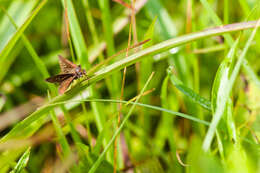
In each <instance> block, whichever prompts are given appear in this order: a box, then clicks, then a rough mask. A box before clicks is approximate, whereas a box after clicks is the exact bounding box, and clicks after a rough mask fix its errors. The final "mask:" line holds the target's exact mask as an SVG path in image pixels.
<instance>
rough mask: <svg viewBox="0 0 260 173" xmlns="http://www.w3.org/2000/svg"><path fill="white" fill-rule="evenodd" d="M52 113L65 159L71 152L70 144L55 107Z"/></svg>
mask: <svg viewBox="0 0 260 173" xmlns="http://www.w3.org/2000/svg"><path fill="white" fill-rule="evenodd" d="M48 96H49V99H50V95H49V93H48ZM50 114H51V119H52V123H53V126H54V128H55V131H56V133H57V136H58V141H59V143H60V145H61V149H62V153H63V159H64V160H65V159H66V158H67V157H68V156H69V155H70V153H71V151H70V146H69V143H68V141H67V139H66V137H65V135H64V133H63V131H62V127H61V125H60V123H59V120H58V117H57V116H56V114H55V112H54V109H51V110H50Z"/></svg>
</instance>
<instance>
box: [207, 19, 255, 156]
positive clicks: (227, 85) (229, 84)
mask: <svg viewBox="0 0 260 173" xmlns="http://www.w3.org/2000/svg"><path fill="white" fill-rule="evenodd" d="M259 24H260V20H259V21H258V22H257V25H256V27H255V29H254V30H253V32H252V34H251V35H250V37H249V39H248V41H247V42H246V45H245V47H244V49H243V51H242V53H241V55H240V56H239V58H238V60H237V62H236V65H235V67H234V69H233V71H232V73H231V76H230V77H229V75H230V74H228V73H227V72H225V73H224V74H225V76H226V77H224V78H223V79H221V80H220V84H219V88H220V90H218V93H217V94H218V97H217V98H219V99H221V101H219V102H218V101H217V105H216V111H214V114H213V119H212V121H211V123H210V127H209V129H208V132H207V134H206V136H205V138H204V141H203V146H202V147H203V150H204V151H208V150H209V148H210V144H211V142H212V139H213V136H214V133H215V131H216V128H217V125H218V123H219V120H220V119H221V117H222V115H223V113H224V110H225V107H226V103H227V101H228V98H229V96H230V94H231V90H232V88H233V84H234V82H235V79H236V77H237V75H238V73H239V70H240V67H241V65H242V62H243V60H244V59H245V56H246V53H247V51H248V49H249V47H250V45H251V44H252V41H253V39H254V36H255V34H256V31H257V29H258V27H259ZM237 45H238V41H237V42H236V43H235V44H234V45H233V47H232V49H231V50H230V52H229V55H232V54H233V52H234V51H235V49H236V47H237ZM231 57H232V56H231ZM225 60H226V61H227V60H229V58H228V59H225ZM225 65H227V64H226V63H225ZM230 65H231V64H229V65H228V66H230ZM228 68H229V67H225V68H224V70H225V71H226V70H229V69H228ZM222 75H223V74H222ZM222 75H221V76H222ZM227 79H228V80H227Z"/></svg>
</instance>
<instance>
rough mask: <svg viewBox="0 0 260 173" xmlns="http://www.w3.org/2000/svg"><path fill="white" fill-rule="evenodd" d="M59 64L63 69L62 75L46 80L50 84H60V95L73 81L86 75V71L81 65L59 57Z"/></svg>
mask: <svg viewBox="0 0 260 173" xmlns="http://www.w3.org/2000/svg"><path fill="white" fill-rule="evenodd" d="M59 63H60V68H61V74H58V75H55V76H52V77H49V78H47V79H46V81H47V82H50V83H58V84H59V85H60V86H59V93H60V94H63V93H64V92H65V91H66V90H67V89H68V87H69V86H70V84H71V83H72V82H73V80H75V79H78V78H81V77H83V76H84V75H86V71H85V70H83V69H82V68H81V66H80V65H76V64H73V63H72V62H70V61H69V60H67V59H65V58H63V57H62V56H60V55H59Z"/></svg>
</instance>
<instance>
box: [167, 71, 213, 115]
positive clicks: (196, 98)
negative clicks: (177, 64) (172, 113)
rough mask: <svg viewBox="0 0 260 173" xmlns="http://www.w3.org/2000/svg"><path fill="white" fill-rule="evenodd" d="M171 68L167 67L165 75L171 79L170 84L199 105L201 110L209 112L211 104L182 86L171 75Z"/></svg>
mask: <svg viewBox="0 0 260 173" xmlns="http://www.w3.org/2000/svg"><path fill="white" fill-rule="evenodd" d="M172 68H173V67H171V66H170V67H169V68H168V70H167V73H168V75H169V77H170V79H171V82H172V84H173V85H174V86H175V87H176V88H178V89H179V90H180V91H181V92H182V93H183V94H184V95H186V96H188V97H189V98H190V99H191V100H192V101H193V102H195V103H197V104H199V105H200V106H202V107H203V108H205V109H207V110H209V111H211V103H210V101H209V100H207V99H205V98H204V97H202V96H200V95H199V94H197V93H195V92H194V91H193V90H192V89H190V88H188V87H186V86H185V85H183V83H182V82H181V81H180V80H179V79H178V78H177V77H176V76H174V74H173V73H172Z"/></svg>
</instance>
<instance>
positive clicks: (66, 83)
mask: <svg viewBox="0 0 260 173" xmlns="http://www.w3.org/2000/svg"><path fill="white" fill-rule="evenodd" d="M75 77H76V76H71V77H69V78H68V79H66V80H64V81H62V82H61V83H60V87H59V93H60V94H63V93H65V91H66V90H67V89H68V87H69V86H70V84H71V82H72V81H73V80H74V79H75Z"/></svg>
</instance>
